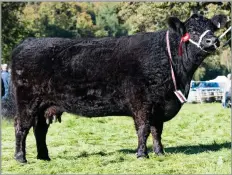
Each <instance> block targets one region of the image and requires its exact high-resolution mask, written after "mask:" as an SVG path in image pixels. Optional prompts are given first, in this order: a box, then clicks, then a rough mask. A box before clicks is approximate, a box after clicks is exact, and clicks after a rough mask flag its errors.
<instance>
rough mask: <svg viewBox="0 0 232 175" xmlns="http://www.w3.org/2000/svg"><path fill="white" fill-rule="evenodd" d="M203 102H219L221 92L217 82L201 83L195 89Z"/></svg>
mask: <svg viewBox="0 0 232 175" xmlns="http://www.w3.org/2000/svg"><path fill="white" fill-rule="evenodd" d="M196 91H197V93H199V95H200V97H201V100H202V101H203V102H214V101H218V102H220V101H221V100H222V96H223V90H222V89H221V87H220V86H219V83H217V82H208V81H203V82H201V83H200V84H199V86H197V87H196Z"/></svg>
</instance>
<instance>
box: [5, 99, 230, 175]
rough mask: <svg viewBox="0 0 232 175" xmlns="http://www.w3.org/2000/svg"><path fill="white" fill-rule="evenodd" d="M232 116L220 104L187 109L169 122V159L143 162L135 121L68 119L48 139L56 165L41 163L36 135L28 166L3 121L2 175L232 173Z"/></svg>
mask: <svg viewBox="0 0 232 175" xmlns="http://www.w3.org/2000/svg"><path fill="white" fill-rule="evenodd" d="M230 116H231V112H230V109H223V108H222V107H221V105H220V104H218V103H215V104H186V105H184V107H183V108H182V109H181V111H180V112H179V114H178V115H177V116H176V117H175V118H174V119H172V120H171V121H169V122H167V123H165V125H164V132H163V135H162V136H163V139H162V140H163V145H164V147H165V152H166V155H165V156H161V157H158V156H156V155H154V154H153V152H152V139H151V136H150V137H149V139H148V144H147V145H148V147H149V156H150V158H149V159H137V158H136V155H135V153H136V151H135V149H136V147H137V136H136V134H135V130H134V125H133V121H132V119H131V118H129V117H108V118H77V117H75V116H73V115H70V114H67V113H66V114H64V115H63V116H62V123H55V124H52V125H51V126H50V128H49V132H48V135H47V145H48V149H49V153H50V158H51V159H52V160H51V161H50V162H47V161H42V160H37V159H36V145H35V139H34V136H33V131H32V130H31V131H30V134H29V136H28V137H27V160H28V163H27V164H20V163H17V162H16V161H15V160H14V158H13V156H14V145H15V142H14V128H13V123H12V122H9V121H6V120H2V174H17V173H20V174H86V173H87V174H231V135H230V134H231V117H230Z"/></svg>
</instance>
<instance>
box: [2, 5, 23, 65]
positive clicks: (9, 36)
mask: <svg viewBox="0 0 232 175" xmlns="http://www.w3.org/2000/svg"><path fill="white" fill-rule="evenodd" d="M1 4H2V19H3V20H2V62H4V63H8V61H9V56H10V54H11V50H12V48H13V47H14V46H15V45H16V44H18V43H19V41H20V40H22V39H23V38H24V36H25V35H26V33H25V30H24V26H23V25H22V23H20V21H19V18H18V16H19V15H20V14H21V13H22V10H23V7H24V6H25V3H23V2H20V3H17V2H2V3H1Z"/></svg>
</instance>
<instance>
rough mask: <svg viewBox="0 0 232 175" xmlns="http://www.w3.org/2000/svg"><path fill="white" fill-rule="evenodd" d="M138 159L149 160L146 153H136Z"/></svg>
mask: <svg viewBox="0 0 232 175" xmlns="http://www.w3.org/2000/svg"><path fill="white" fill-rule="evenodd" d="M136 154H137V158H138V159H143V158H147V159H148V158H149V156H148V154H147V153H136Z"/></svg>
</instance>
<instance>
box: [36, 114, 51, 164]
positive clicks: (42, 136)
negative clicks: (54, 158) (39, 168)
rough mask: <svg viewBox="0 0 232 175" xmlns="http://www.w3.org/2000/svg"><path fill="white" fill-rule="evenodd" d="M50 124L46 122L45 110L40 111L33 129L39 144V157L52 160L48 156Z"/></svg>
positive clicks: (37, 144)
mask: <svg viewBox="0 0 232 175" xmlns="http://www.w3.org/2000/svg"><path fill="white" fill-rule="evenodd" d="M48 127H49V125H47V123H46V119H45V117H44V111H42V112H40V113H39V115H38V118H37V120H36V121H35V124H34V127H33V130H34V135H35V139H36V146H37V153H38V154H37V159H42V160H50V158H49V156H48V148H47V144H46V135H47V131H48Z"/></svg>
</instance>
